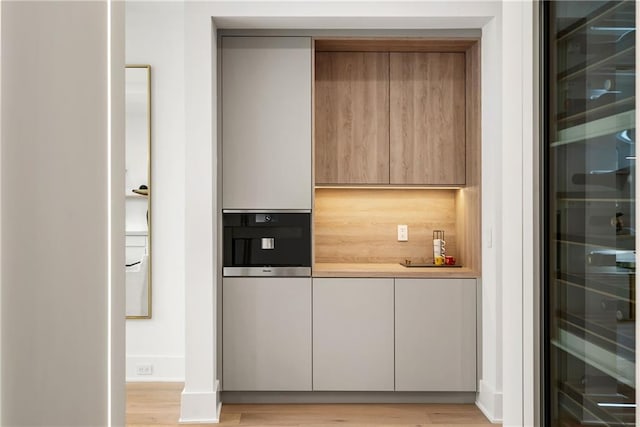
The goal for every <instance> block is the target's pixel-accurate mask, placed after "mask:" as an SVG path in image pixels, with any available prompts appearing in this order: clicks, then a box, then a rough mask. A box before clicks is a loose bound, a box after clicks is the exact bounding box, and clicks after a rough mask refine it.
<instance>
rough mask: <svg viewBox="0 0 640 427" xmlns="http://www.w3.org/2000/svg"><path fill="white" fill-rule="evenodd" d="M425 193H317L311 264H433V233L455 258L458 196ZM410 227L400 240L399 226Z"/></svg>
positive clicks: (329, 190) (443, 192) (444, 192)
mask: <svg viewBox="0 0 640 427" xmlns="http://www.w3.org/2000/svg"><path fill="white" fill-rule="evenodd" d="M458 191H459V190H426V189H389V190H385V189H334V188H322V189H316V192H315V208H314V249H315V251H314V254H315V262H328V263H334V262H350V263H389V262H391V263H395V262H403V261H404V260H405V259H410V260H411V261H412V262H416V263H417V262H419V263H425V262H426V263H431V262H433V242H432V239H433V230H444V231H445V240H446V242H447V254H448V255H453V256H457V239H456V193H457V192H458ZM398 224H407V225H408V226H409V241H408V242H398V241H397V237H398V233H397V226H398Z"/></svg>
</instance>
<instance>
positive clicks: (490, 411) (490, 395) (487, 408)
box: [476, 380, 502, 424]
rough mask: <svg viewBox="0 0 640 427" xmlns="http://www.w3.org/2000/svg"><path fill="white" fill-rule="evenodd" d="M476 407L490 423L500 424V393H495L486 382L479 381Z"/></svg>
mask: <svg viewBox="0 0 640 427" xmlns="http://www.w3.org/2000/svg"><path fill="white" fill-rule="evenodd" d="M476 406H477V407H478V409H480V411H482V413H483V414H484V416H485V417H487V418H488V419H489V421H491V422H492V423H494V424H500V423H502V392H497V391H495V389H494V388H493V387H492V386H491V385H490V384H488V383H487V382H486V381H483V380H480V392H479V393H478V400H476Z"/></svg>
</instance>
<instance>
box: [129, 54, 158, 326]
mask: <svg viewBox="0 0 640 427" xmlns="http://www.w3.org/2000/svg"><path fill="white" fill-rule="evenodd" d="M128 68H145V69H146V70H147V119H146V122H147V196H146V198H147V257H148V261H147V269H148V271H147V278H148V280H147V314H146V315H139V316H138V315H131V316H126V319H151V314H152V308H153V305H152V285H151V283H152V275H151V271H152V268H151V266H152V264H153V260H152V249H151V248H152V242H153V238H152V232H151V230H152V224H153V221H152V212H151V205H152V203H151V199H152V196H151V193H152V191H151V188H152V183H151V138H152V133H151V109H152V107H151V65H149V64H126V65H125V81H126V69H128ZM125 104H126V93H125ZM125 126H126V120H125ZM125 144H126V140H125ZM132 190H133V189H132ZM138 194H139V193H138ZM125 210H126V203H125ZM125 214H126V212H125ZM125 286H126V280H125Z"/></svg>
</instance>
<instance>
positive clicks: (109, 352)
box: [107, 0, 113, 427]
mask: <svg viewBox="0 0 640 427" xmlns="http://www.w3.org/2000/svg"><path fill="white" fill-rule="evenodd" d="M111 6H112V4H111V0H107V426H109V427H111V426H112V423H113V419H112V418H113V417H112V414H111V412H112V409H113V402H112V397H111V393H112V392H113V387H112V384H111V381H112V366H111V365H112V360H111V359H112V358H113V354H112V342H111V341H112V337H111V333H112V326H111V322H112V320H113V319H112V317H113V316H112V313H111V310H112V309H113V305H112V297H111V292H112V291H113V286H112V283H111V282H112V280H113V276H112V272H111V269H112V261H113V260H112V254H111V250H112V242H111V239H112V237H113V236H112V231H113V230H112V228H111V220H112V212H111V208H112V206H111V191H112V186H111V178H112V177H111V148H112V142H111V138H112V137H113V134H112V130H111V125H112V123H113V122H112V112H111V107H112V100H111V95H112V94H111V90H112V82H111V79H112V77H113V75H112V71H111Z"/></svg>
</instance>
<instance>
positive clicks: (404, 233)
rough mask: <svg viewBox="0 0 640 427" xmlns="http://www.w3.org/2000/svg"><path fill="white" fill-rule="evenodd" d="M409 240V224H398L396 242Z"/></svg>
mask: <svg viewBox="0 0 640 427" xmlns="http://www.w3.org/2000/svg"><path fill="white" fill-rule="evenodd" d="M407 241H409V226H407V225H406V224H398V242H407Z"/></svg>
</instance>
